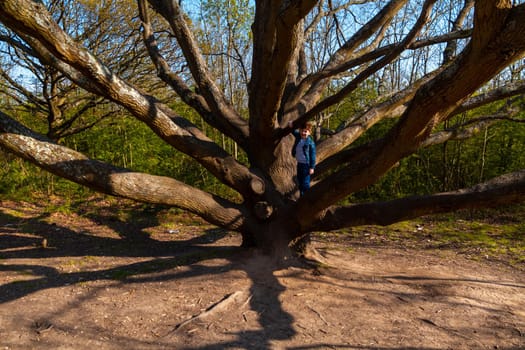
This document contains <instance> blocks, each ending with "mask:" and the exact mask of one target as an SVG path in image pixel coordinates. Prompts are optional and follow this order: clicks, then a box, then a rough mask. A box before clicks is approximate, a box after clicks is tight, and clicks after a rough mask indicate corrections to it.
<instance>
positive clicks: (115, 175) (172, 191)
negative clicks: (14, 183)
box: [0, 111, 250, 230]
mask: <svg viewBox="0 0 525 350" xmlns="http://www.w3.org/2000/svg"><path fill="white" fill-rule="evenodd" d="M0 146H1V147H2V148H4V149H6V150H8V151H9V152H12V153H14V154H16V155H18V156H19V157H21V158H24V159H26V160H28V161H29V162H31V163H33V164H35V165H37V166H39V167H41V168H43V169H45V170H47V171H49V172H51V173H53V174H56V175H58V176H61V177H63V178H66V179H68V180H71V181H73V182H76V183H78V184H81V185H83V186H86V187H89V188H92V189H94V190H97V191H101V192H104V193H107V194H110V195H114V196H119V197H125V198H130V199H134V200H137V201H141V202H148V203H155V204H168V205H173V206H177V207H179V208H182V209H185V210H188V211H190V212H192V213H195V214H197V215H199V216H201V217H203V218H204V219H206V220H207V221H209V222H210V223H214V224H217V225H221V226H223V225H224V227H227V228H229V229H232V230H239V229H240V228H242V226H243V225H245V224H246V220H247V218H249V216H250V214H249V213H247V212H246V211H245V210H244V209H243V208H242V206H240V205H237V204H235V203H233V202H230V201H228V200H225V199H223V198H220V197H218V196H213V195H211V194H209V193H206V192H204V191H201V190H199V189H197V188H194V187H192V186H189V185H186V184H184V183H182V182H179V181H177V180H174V179H172V178H168V177H161V176H154V175H149V174H144V173H137V172H133V171H131V170H128V169H124V168H119V167H116V166H112V165H109V164H107V163H104V162H101V161H97V160H93V159H89V158H87V157H86V156H85V155H83V154H82V153H79V152H76V151H73V150H72V149H69V148H67V147H64V146H61V145H58V144H56V143H54V142H53V141H52V140H50V139H48V138H46V137H44V136H42V135H39V134H36V133H34V132H33V131H31V130H30V129H28V128H26V127H24V126H22V125H21V124H19V123H18V122H16V121H15V120H14V119H11V118H10V117H8V116H7V115H6V114H4V113H3V112H1V111H0Z"/></svg>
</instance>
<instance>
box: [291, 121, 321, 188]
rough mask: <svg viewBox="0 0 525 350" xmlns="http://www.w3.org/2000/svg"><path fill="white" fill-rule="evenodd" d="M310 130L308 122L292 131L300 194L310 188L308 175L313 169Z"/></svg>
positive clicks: (313, 158) (310, 126)
mask: <svg viewBox="0 0 525 350" xmlns="http://www.w3.org/2000/svg"><path fill="white" fill-rule="evenodd" d="M290 124H291V123H290ZM311 132H312V124H311V123H310V122H307V123H306V124H304V125H302V126H301V127H300V128H299V130H295V131H294V132H293V135H294V136H295V142H294V145H293V147H292V156H294V157H295V159H296V160H297V181H298V182H299V192H300V194H301V196H302V195H303V194H304V192H306V190H308V189H309V188H310V176H311V175H312V174H313V173H314V169H315V143H314V140H313V139H312V137H311V136H310V133H311Z"/></svg>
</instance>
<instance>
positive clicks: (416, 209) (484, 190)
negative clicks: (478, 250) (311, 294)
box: [311, 170, 525, 231]
mask: <svg viewBox="0 0 525 350" xmlns="http://www.w3.org/2000/svg"><path fill="white" fill-rule="evenodd" d="M523 201H525V170H520V171H517V172H515V173H511V174H506V175H502V176H499V177H497V178H494V179H492V180H490V181H487V182H484V183H481V184H478V185H476V186H474V187H471V188H467V189H461V190H457V191H452V192H443V193H436V194H432V195H428V196H412V197H406V198H401V199H395V200H391V201H386V202H376V203H364V204H354V205H350V206H344V207H332V208H329V209H327V210H326V211H325V212H324V213H323V215H322V216H321V217H320V218H319V220H318V221H316V222H314V223H312V227H311V229H312V230H314V231H329V230H336V229H341V228H345V227H351V226H358V225H382V226H386V225H390V224H393V223H396V222H399V221H403V220H409V219H413V218H416V217H419V216H423V215H430V214H438V213H447V212H452V211H454V210H459V209H473V208H488V207H497V206H500V205H505V204H512V203H520V202H523Z"/></svg>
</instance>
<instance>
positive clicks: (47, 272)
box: [0, 213, 519, 350]
mask: <svg viewBox="0 0 525 350" xmlns="http://www.w3.org/2000/svg"><path fill="white" fill-rule="evenodd" d="M47 219H48V217H47V214H46V215H37V216H33V217H30V218H26V219H21V218H19V217H15V216H13V215H9V214H5V213H4V214H2V213H0V273H1V272H4V271H5V272H18V273H20V274H21V275H27V276H30V277H31V278H30V279H25V280H24V279H21V280H15V281H11V282H7V283H4V284H2V285H0V306H1V305H2V304H7V303H9V302H10V301H14V300H17V299H21V298H24V297H25V296H28V295H30V294H33V293H36V292H39V291H42V290H46V289H53V288H60V287H64V286H68V285H79V284H81V283H86V282H90V281H109V282H111V281H118V282H119V283H122V284H123V285H132V284H135V283H149V282H160V281H172V280H181V281H183V280H186V279H190V278H192V277H199V276H201V277H202V276H206V277H207V278H210V279H213V278H214V277H216V278H221V275H222V274H224V273H226V272H229V271H236V270H238V271H243V272H245V273H246V275H247V277H248V278H249V279H250V282H251V284H250V287H249V294H250V295H251V298H250V300H249V308H250V310H251V311H253V312H254V313H256V314H257V315H258V316H257V317H258V319H257V321H258V324H259V326H260V327H259V328H258V329H257V330H249V331H237V330H236V331H235V332H234V333H233V334H234V335H235V339H234V340H231V341H225V342H216V343H214V344H209V345H204V346H194V347H191V346H186V347H183V348H184V349H187V350H192V349H193V350H211V349H226V348H236V349H250V350H252V349H260V350H267V349H273V348H274V347H273V345H272V343H273V342H278V341H286V340H290V339H292V338H293V337H294V336H295V335H296V331H295V329H294V321H295V320H294V317H293V315H291V314H290V313H289V312H287V311H286V310H285V309H284V307H283V305H282V302H281V301H280V297H281V296H282V294H283V292H284V291H285V289H286V287H285V286H284V285H282V284H281V283H280V281H279V279H278V278H277V277H276V275H275V274H274V272H275V270H276V269H281V268H286V267H287V266H283V265H282V264H281V265H279V264H276V263H275V261H272V260H271V259H270V258H268V257H265V256H258V255H253V254H250V259H244V258H243V256H246V255H248V254H247V253H245V252H246V251H244V250H242V249H241V248H239V247H238V246H228V245H226V246H225V245H220V246H214V245H207V244H209V243H213V242H215V241H217V240H220V239H221V238H223V237H225V236H226V235H227V234H229V233H227V232H226V231H224V230H221V229H217V228H210V229H209V230H207V231H205V232H204V233H203V234H202V235H194V236H192V237H190V238H188V239H179V240H175V239H174V240H167V241H159V240H156V239H153V238H151V237H150V236H149V235H147V234H144V235H142V234H141V233H144V232H145V231H144V230H145V229H147V228H148V226H149V225H156V224H158V222H156V221H155V220H153V219H152V220H150V221H148V220H146V221H143V222H141V224H136V223H135V224H129V225H127V224H126V223H125V222H123V221H119V220H113V219H112V220H108V218H107V217H106V216H97V215H94V214H90V219H92V220H94V222H96V223H97V225H100V226H101V228H102V227H106V228H107V227H111V228H112V230H113V231H116V232H117V234H118V235H117V236H118V237H115V238H113V237H106V236H97V235H93V234H92V233H90V232H78V231H77V230H73V229H71V228H70V227H69V226H68V225H57V224H49V223H48V222H47ZM129 232H133V237H130V235H129ZM174 237H176V236H174ZM44 238H45V239H47V240H49V241H50V242H51V247H50V248H46V249H44V248H42V247H40V243H41V240H42V239H44ZM83 256H100V257H113V256H114V257H130V258H140V259H141V261H138V262H137V261H136V262H133V263H129V264H124V265H119V266H113V267H109V268H104V269H100V270H89V271H75V272H63V271H60V270H59V269H57V268H55V267H50V266H46V265H45V260H46V259H47V258H60V257H83ZM216 258H218V259H224V260H226V261H227V263H226V264H221V265H220V266H207V265H206V264H203V263H205V262H206V261H208V260H211V259H216ZM25 259H28V260H29V259H42V264H38V265H37V264H26V263H24V260H25ZM145 259H146V260H145ZM11 260H12V261H11ZM289 263H290V265H289V266H296V265H294V264H295V263H294V262H292V261H290V262H289ZM181 266H182V267H185V268H184V269H178V267H181ZM385 278H389V279H395V280H406V279H407V277H405V276H398V275H392V276H386V277H385ZM408 278H410V277H408ZM434 280H435V279H432V280H430V282H432V281H434ZM475 282H480V283H485V282H483V281H475ZM496 282H497V281H486V283H496ZM422 284H424V283H423V282H422ZM431 292H432V291H431ZM90 297H94V293H91V294H89V295H86V296H84V297H83V298H81V299H79V300H78V302H79V303H82V302H85V301H88V299H89V298H90ZM71 307H75V306H74V305H73V306H71ZM98 331H99V332H103V331H104V329H99V330H98ZM113 340H114V341H115V344H114V345H115V346H120V347H121V348H137V346H139V345H140V346H141V348H144V347H146V348H150V347H151V348H159V343H158V342H156V343H151V344H150V343H149V342H148V341H146V340H139V339H135V338H132V337H129V338H126V337H116V338H115V339H113ZM173 341H175V340H173ZM162 342H163V345H162V346H161V347H160V348H166V346H167V347H168V348H169V346H170V345H171V339H170V338H166V339H164V340H163V341H162ZM59 345H60V344H57V346H59ZM163 346H164V347H163ZM327 348H336V349H345V348H346V349H381V350H383V349H384V350H387V349H390V350H401V349H405V350H411V349H415V348H411V347H383V348H381V347H377V346H375V347H366V346H360V345H344V344H326V343H319V344H315V345H305V346H298V347H289V349H327ZM500 348H501V349H506V350H517V349H519V347H516V348H514V349H513V348H512V347H510V348H509V347H508V348H503V347H500ZM418 349H422V350H434V349H431V348H418Z"/></svg>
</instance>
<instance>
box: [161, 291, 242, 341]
mask: <svg viewBox="0 0 525 350" xmlns="http://www.w3.org/2000/svg"><path fill="white" fill-rule="evenodd" d="M250 299H251V295H250V293H249V292H248V291H246V290H245V291H236V292H234V293H231V294H228V295H226V296H225V297H224V298H222V299H221V300H220V301H218V302H217V303H215V304H213V305H212V306H210V307H209V308H207V309H206V310H205V311H203V312H201V313H200V314H197V315H195V316H192V317H191V318H189V319H187V320H185V321H183V322H181V323H179V324H177V325H176V326H175V328H174V329H173V330H172V331H170V332H169V333H168V334H166V336H168V335H171V334H173V333H176V332H178V331H180V330H181V329H183V328H184V327H186V326H187V325H189V324H192V323H194V322H196V321H204V320H206V319H208V318H210V317H212V316H214V315H216V314H218V313H221V312H224V311H226V310H228V309H230V308H231V307H232V306H237V305H239V306H238V308H241V307H244V306H245V305H246V304H247V303H248V302H249V301H250Z"/></svg>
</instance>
